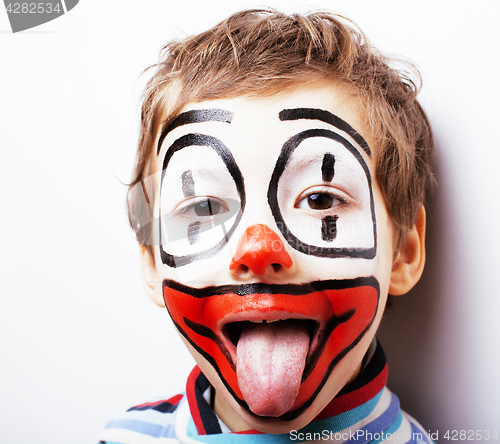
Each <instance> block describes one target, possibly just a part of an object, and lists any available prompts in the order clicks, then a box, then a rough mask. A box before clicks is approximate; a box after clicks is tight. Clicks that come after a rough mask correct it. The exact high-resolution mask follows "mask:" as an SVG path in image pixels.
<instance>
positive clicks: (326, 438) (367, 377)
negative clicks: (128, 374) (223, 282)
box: [100, 342, 433, 444]
mask: <svg viewBox="0 0 500 444" xmlns="http://www.w3.org/2000/svg"><path fill="white" fill-rule="evenodd" d="M386 383H387V362H386V359H385V355H384V352H383V350H382V348H381V347H380V345H379V344H378V343H376V342H375V343H374V344H373V347H372V356H371V358H370V359H369V361H368V363H367V364H365V367H364V368H363V370H362V371H361V373H360V374H359V376H358V377H357V378H356V379H355V380H354V381H352V382H351V383H349V384H347V385H346V386H345V387H344V388H343V389H342V390H341V391H340V392H339V393H338V394H337V396H336V397H335V398H334V399H333V400H332V401H331V402H330V403H329V404H328V405H327V406H326V407H325V409H324V410H323V411H322V412H321V413H320V414H319V415H318V416H317V417H316V418H315V419H314V420H313V421H312V422H311V423H310V424H308V425H307V426H306V427H304V428H303V429H301V430H292V431H290V433H286V434H276V435H273V434H266V433H261V432H258V431H256V430H247V431H244V432H234V433H233V432H231V431H230V430H229V429H228V428H227V427H226V426H225V424H224V423H223V422H222V421H221V420H220V419H219V418H218V416H217V415H216V414H215V412H214V411H213V409H212V408H211V407H210V402H209V397H210V392H211V390H210V388H211V387H210V383H209V382H208V380H207V379H206V378H205V376H204V375H203V373H201V371H200V369H199V368H198V367H195V368H194V369H193V371H192V372H191V374H190V375H189V377H188V381H187V386H186V392H185V393H184V394H180V395H177V396H174V397H172V398H169V399H160V400H156V401H152V402H148V403H145V404H141V405H138V406H135V407H132V408H131V409H129V410H128V411H126V412H125V413H123V414H122V415H121V416H119V417H117V418H115V419H113V420H112V421H110V422H109V423H108V424H107V425H106V427H105V429H104V430H103V432H102V435H101V441H100V443H101V444H104V443H105V444H174V443H175V444H177V443H185V444H194V443H217V444H291V443H318V444H319V443H326V442H328V443H338V444H340V443H353V444H354V443H355V444H366V443H370V444H378V443H387V444H388V443H391V444H424V443H425V444H432V443H433V441H431V440H430V439H429V437H428V436H427V434H426V433H425V430H424V429H423V428H422V427H421V426H420V424H418V422H416V421H415V420H414V419H413V418H412V417H410V416H409V415H407V414H406V413H404V412H403V411H402V410H401V408H400V406H399V399H398V398H397V396H396V395H394V394H393V393H391V392H390V391H389V389H387V387H386V386H385V385H386Z"/></svg>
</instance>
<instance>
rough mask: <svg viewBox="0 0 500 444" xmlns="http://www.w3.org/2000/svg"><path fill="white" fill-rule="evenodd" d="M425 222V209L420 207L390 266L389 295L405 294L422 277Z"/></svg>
mask: <svg viewBox="0 0 500 444" xmlns="http://www.w3.org/2000/svg"><path fill="white" fill-rule="evenodd" d="M425 221H426V215H425V208H424V207H423V206H422V208H421V209H420V213H419V215H418V217H417V221H416V222H415V225H413V228H412V229H411V231H410V232H409V233H407V235H406V237H405V239H404V241H403V244H402V245H401V248H400V249H399V251H398V254H397V257H396V260H395V261H394V263H393V264H392V272H391V282H390V285H389V294H392V295H394V296H399V295H402V294H405V293H407V292H408V291H410V290H411V289H412V288H413V286H414V285H415V284H416V283H417V282H418V280H419V279H420V276H422V272H423V271H424V265H425Z"/></svg>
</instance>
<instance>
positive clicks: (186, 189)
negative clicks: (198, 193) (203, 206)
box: [181, 170, 194, 197]
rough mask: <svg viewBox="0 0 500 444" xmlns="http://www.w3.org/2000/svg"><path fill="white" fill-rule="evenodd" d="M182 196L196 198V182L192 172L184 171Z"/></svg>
mask: <svg viewBox="0 0 500 444" xmlns="http://www.w3.org/2000/svg"><path fill="white" fill-rule="evenodd" d="M181 181H182V194H183V195H184V197H189V196H194V180H193V174H192V173H191V170H187V171H184V172H183V173H182V176H181Z"/></svg>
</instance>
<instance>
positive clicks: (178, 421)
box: [175, 398, 199, 444]
mask: <svg viewBox="0 0 500 444" xmlns="http://www.w3.org/2000/svg"><path fill="white" fill-rule="evenodd" d="M190 418H191V412H190V411H189V404H188V403H187V401H186V398H183V399H182V400H181V402H180V405H179V407H178V408H177V415H176V417H175V435H176V436H177V439H178V440H179V442H180V443H181V444H199V441H196V440H194V439H192V438H190V437H189V436H187V426H188V422H189V419H190Z"/></svg>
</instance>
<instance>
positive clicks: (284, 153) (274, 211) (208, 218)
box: [154, 87, 393, 433]
mask: <svg viewBox="0 0 500 444" xmlns="http://www.w3.org/2000/svg"><path fill="white" fill-rule="evenodd" d="M183 113H187V114H181V115H180V117H179V118H178V121H177V124H175V122H174V125H171V127H170V128H169V130H168V131H167V130H164V131H163V133H162V135H161V137H160V144H159V147H158V159H157V171H161V173H160V174H158V176H160V180H159V183H158V188H159V189H160V198H159V199H157V201H156V203H155V208H154V211H155V214H156V215H158V216H159V219H160V224H159V225H160V230H161V234H160V245H158V246H157V247H155V260H156V268H157V272H158V275H159V277H160V279H161V280H162V282H163V291H164V292H163V297H164V300H165V303H166V306H167V308H168V310H169V313H170V315H171V317H172V319H173V320H174V322H175V324H176V326H177V328H178V330H179V332H180V333H181V337H182V338H183V340H184V341H185V342H186V345H187V346H188V348H189V350H190V351H191V353H192V354H193V356H194V357H195V359H196V360H197V363H198V365H199V366H200V368H201V369H202V371H203V372H204V373H205V375H206V376H207V378H208V379H209V380H210V381H211V383H212V384H213V385H214V387H215V388H216V391H217V396H222V398H223V399H224V402H222V403H221V402H219V403H217V404H216V405H218V409H219V411H218V413H219V415H220V416H221V417H222V418H223V420H226V421H228V422H230V421H231V417H232V416H234V415H237V416H238V417H239V418H241V419H243V421H244V422H246V423H247V424H249V425H250V426H251V427H252V428H256V429H258V430H261V431H264V432H271V433H278V432H280V433H281V432H286V431H289V430H291V429H298V428H301V427H303V426H304V425H305V424H307V423H308V422H310V421H311V420H312V419H313V418H314V417H315V416H316V415H317V414H318V413H319V412H320V411H321V410H322V409H323V408H324V407H325V405H326V404H328V402H330V401H331V399H332V397H333V396H334V394H335V393H337V392H338V391H339V390H340V389H341V388H342V387H343V386H344V385H345V383H346V382H347V381H348V380H349V379H350V378H351V377H352V376H353V374H354V373H355V372H356V371H357V369H358V367H359V365H360V362H361V360H362V358H363V355H364V353H365V351H366V349H367V348H368V346H369V344H370V342H371V340H372V338H373V336H374V334H375V331H376V328H377V326H378V323H379V321H380V317H381V315H382V311H383V307H384V305H385V299H386V296H387V292H388V285H389V278H390V272H391V264H392V255H393V246H392V226H391V224H390V222H389V218H388V215H387V210H386V208H385V204H384V201H383V198H382V196H381V193H380V190H379V188H378V186H377V184H376V183H375V181H374V179H373V168H374V162H373V159H372V157H371V155H370V152H369V148H368V146H367V145H366V142H364V141H363V139H362V138H361V137H360V135H359V134H357V133H356V131H359V132H360V133H361V134H363V130H364V126H363V124H362V121H361V118H360V115H359V114H358V108H357V106H356V103H355V102H354V100H353V99H350V98H347V96H346V95H344V94H342V93H341V92H340V91H339V90H337V89H335V88H331V87H328V88H319V89H315V90H308V91H304V92H300V93H299V92H296V93H294V94H290V95H288V96H285V97H284V98H282V99H279V100H274V101H270V100H268V101H250V100H242V99H239V100H236V99H235V100H214V101H209V102H203V103H197V104H190V105H188V106H187V107H186V108H185V109H184V110H183ZM214 116H215V117H214ZM221 116H222V118H221ZM179 122H180V123H179ZM353 128H355V129H356V131H355V130H353ZM283 319H289V320H290V319H291V320H292V321H288V322H287V323H283V328H282V329H281V327H280V325H281V323H275V324H276V325H275V326H273V327H272V328H270V329H272V330H274V332H273V334H274V333H276V334H275V336H274V337H277V338H281V339H273V341H274V342H275V343H273V346H276V349H277V350H280V353H284V350H286V347H285V345H283V344H282V343H281V342H286V341H288V342H290V343H292V347H295V348H294V349H293V350H294V352H295V351H302V352H303V353H302V354H303V355H304V356H305V358H303V359H305V361H304V362H302V367H301V369H299V370H297V367H300V365H298V364H299V362H298V361H297V365H295V364H294V365H292V367H293V368H292V369H291V370H286V371H285V370H283V369H281V368H273V371H276V372H277V373H278V374H281V375H285V374H286V375H292V376H290V379H294V380H295V382H294V383H293V384H294V387H295V389H296V390H295V392H294V393H292V394H287V395H286V396H285V395H283V396H285V397H287V399H288V401H287V402H288V404H287V403H285V404H286V405H285V404H280V405H277V404H279V403H275V404H273V402H274V401H273V399H278V398H280V396H281V394H280V393H274V394H272V396H271V398H272V400H271V402H270V405H268V404H269V403H268V404H266V405H265V406H264V405H263V402H262V399H260V398H259V396H258V393H257V396H256V397H253V393H255V392H258V391H259V387H261V386H262V387H263V386H264V385H265V381H259V380H258V378H260V377H261V376H262V375H261V376H259V375H257V368H256V366H255V365H253V364H252V363H251V362H248V367H249V369H247V368H246V367H247V366H246V364H247V362H245V359H246V357H248V356H251V355H252V353H253V351H255V350H250V352H249V351H248V346H247V345H245V346H242V347H239V343H238V338H239V337H240V334H241V337H243V336H244V337H245V338H247V337H249V336H250V340H247V339H245V341H247V344H248V343H250V342H251V340H252V338H251V336H252V334H254V333H253V332H254V331H257V333H255V337H254V338H253V339H254V340H255V341H256V343H257V344H258V341H259V340H261V339H259V338H262V337H265V338H266V340H267V339H269V335H270V333H269V331H268V329H267V327H266V328H262V327H258V328H255V329H254V328H253V327H252V328H248V322H247V321H251V322H262V321H263V320H266V321H276V320H283ZM294 329H295V330H294ZM294 331H296V332H297V337H298V336H304V334H306V335H307V334H308V335H309V336H310V338H309V340H308V341H305V344H306V345H303V344H302V345H295V344H294V333H293V332H294ZM241 342H243V341H241ZM296 342H299V341H296ZM302 342H304V341H302ZM304 347H306V348H305V349H304ZM239 348H241V349H242V350H243V349H245V351H241V352H240V350H238V349H239ZM261 348H262V347H261ZM299 349H300V350H299ZM298 354H300V353H298ZM238 356H239V358H238ZM238 359H239V360H238ZM259 359H262V360H263V362H264V361H266V359H267V358H266V357H260V358H259ZM297 359H298V360H300V359H302V358H300V359H299V358H297ZM247 360H250V359H247ZM285 361H286V360H285ZM241 362H243V364H245V370H241V372H238V369H237V368H236V367H237V366H238V367H240V366H241V367H242V368H243V367H244V365H243V364H241ZM266 362H267V361H266ZM237 363H238V364H237ZM259 365H260V364H259ZM263 365H264V364H263ZM266 365H267V364H266ZM273 365H275V364H273ZM276 365H277V366H282V364H276ZM283 365H285V364H283ZM280 372H281V373H280ZM287 372H288V373H287ZM302 372H303V373H302ZM287 377H288V376H287ZM281 379H286V377H285V376H283V377H281ZM267 383H269V381H268V382H267ZM269 384H271V387H272V386H274V385H275V384H274V383H272V381H271V383H269ZM293 384H292V385H293ZM243 386H244V387H243ZM279 390H281V389H279ZM248 393H250V394H251V395H249V394H248ZM221 406H225V407H221Z"/></svg>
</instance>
